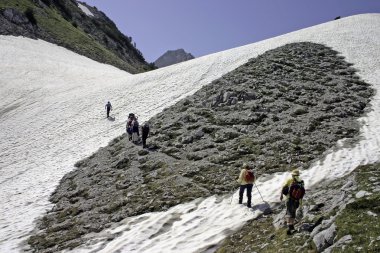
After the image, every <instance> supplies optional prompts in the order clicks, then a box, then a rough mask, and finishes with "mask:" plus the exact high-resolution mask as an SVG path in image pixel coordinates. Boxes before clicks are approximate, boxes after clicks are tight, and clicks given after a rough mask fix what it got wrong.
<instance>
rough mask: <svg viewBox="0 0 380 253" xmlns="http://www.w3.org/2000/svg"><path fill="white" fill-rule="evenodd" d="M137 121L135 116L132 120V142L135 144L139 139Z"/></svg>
mask: <svg viewBox="0 0 380 253" xmlns="http://www.w3.org/2000/svg"><path fill="white" fill-rule="evenodd" d="M139 136H140V133H139V122H138V121H137V118H136V117H135V118H134V119H133V120H132V142H133V143H135V144H137V143H138V141H139Z"/></svg>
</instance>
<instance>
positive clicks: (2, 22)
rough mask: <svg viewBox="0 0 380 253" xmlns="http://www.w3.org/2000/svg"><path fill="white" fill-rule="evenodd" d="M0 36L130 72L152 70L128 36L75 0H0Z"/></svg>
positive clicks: (105, 17)
mask: <svg viewBox="0 0 380 253" xmlns="http://www.w3.org/2000/svg"><path fill="white" fill-rule="evenodd" d="M0 34H1V35H14V36H25V37H29V38H33V39H43V40H45V41H48V42H51V43H55V44H57V45H60V46H63V47H65V48H67V49H70V50H72V51H74V52H76V53H78V54H81V55H84V56H86V57H88V58H91V59H93V60H96V61H98V62H102V63H106V64H110V65H114V66H115V67H118V68H120V69H123V70H126V71H128V72H130V73H139V72H144V71H147V70H151V69H152V66H151V65H149V64H148V63H147V62H146V61H145V59H144V57H143V55H142V53H141V52H140V51H139V50H138V49H137V48H136V46H135V44H134V43H133V42H132V38H131V37H128V36H125V35H124V34H122V33H121V32H120V31H119V30H118V28H117V27H116V25H115V24H114V23H113V22H112V21H111V20H110V19H109V18H108V17H107V16H106V15H105V14H104V13H103V12H101V11H99V10H97V9H96V7H91V6H88V5H86V4H85V3H82V2H77V1H75V0H13V1H1V2H0Z"/></svg>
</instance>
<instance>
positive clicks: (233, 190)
mask: <svg viewBox="0 0 380 253" xmlns="http://www.w3.org/2000/svg"><path fill="white" fill-rule="evenodd" d="M239 187H240V186H239ZM235 191H236V190H235V189H232V194H231V200H230V204H232V199H233V198H234V193H235Z"/></svg>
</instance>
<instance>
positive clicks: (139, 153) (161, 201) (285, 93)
mask: <svg viewBox="0 0 380 253" xmlns="http://www.w3.org/2000/svg"><path fill="white" fill-rule="evenodd" d="M355 72H356V70H355V69H354V68H352V67H351V64H349V63H347V62H345V61H344V58H343V57H341V56H339V55H338V53H337V52H335V51H333V50H331V49H330V48H327V47H325V46H323V45H319V44H314V43H294V44H288V45H285V46H283V47H280V48H277V49H274V50H271V51H268V52H266V53H264V54H263V55H260V56H258V57H257V58H254V59H251V60H250V61H249V62H248V63H246V64H244V65H242V66H241V67H239V68H237V69H235V70H234V71H232V72H230V73H228V74H226V75H225V76H223V77H221V78H220V79H218V80H215V81H214V82H212V83H211V84H209V85H207V86H205V87H203V88H202V89H200V90H199V91H198V92H196V93H195V94H194V95H192V96H189V97H187V98H186V99H184V100H182V101H180V102H178V103H177V104H175V105H174V106H172V107H169V108H167V109H166V110H164V111H163V112H162V113H160V114H158V115H156V116H155V117H153V118H152V119H150V120H149V121H150V125H151V129H152V131H151V137H150V138H149V139H148V146H149V150H144V149H141V146H136V145H133V144H132V143H130V142H128V141H127V138H126V136H125V135H122V136H120V137H118V138H116V139H114V140H113V141H112V142H111V143H110V144H109V145H108V146H107V147H104V148H101V149H99V151H98V152H96V153H95V154H93V155H92V156H91V157H89V158H87V159H85V160H82V161H79V162H78V163H77V164H76V166H77V167H78V168H77V169H76V170H75V171H72V172H70V173H68V174H67V175H66V176H65V177H64V178H63V179H62V180H61V182H60V185H59V186H58V187H57V189H56V191H55V192H54V193H53V194H52V196H51V201H52V202H53V203H54V208H53V209H52V210H51V211H50V212H48V213H47V214H46V215H45V216H44V217H43V218H42V219H41V221H40V222H39V226H38V229H39V231H38V233H37V234H36V235H34V236H32V237H31V238H30V240H29V244H30V245H31V246H32V248H34V249H35V250H36V251H39V252H52V251H54V250H60V249H65V248H73V247H76V246H78V245H81V244H82V243H83V242H84V241H85V240H86V239H85V238H84V235H86V234H88V233H91V232H99V231H101V230H103V229H104V228H107V227H109V226H110V225H111V224H112V223H113V222H117V221H120V220H122V219H124V218H126V217H129V216H134V215H138V214H142V213H146V212H152V211H162V210H166V209H168V208H170V207H172V206H174V205H177V204H179V203H184V202H187V201H191V200H194V199H196V198H198V197H207V196H210V195H213V194H226V193H229V192H231V190H233V189H235V188H236V180H235V179H236V177H237V175H238V173H239V171H240V166H241V164H242V163H243V162H245V161H253V162H254V164H255V166H256V170H257V172H258V173H259V174H264V173H268V174H271V173H274V172H278V171H286V170H290V169H291V168H293V167H303V168H307V167H308V166H309V165H310V164H311V163H312V162H313V161H315V160H316V159H321V158H322V157H323V155H324V152H325V151H326V150H328V149H330V148H332V147H334V145H335V144H336V142H337V141H338V140H340V139H344V138H346V139H348V140H353V139H352V138H354V137H355V136H356V134H357V133H358V130H359V124H358V123H357V121H356V119H357V118H358V117H359V116H360V115H363V113H365V108H366V106H367V104H368V102H369V100H370V98H371V96H372V94H373V90H372V89H371V88H370V86H369V85H368V84H366V83H365V82H363V81H361V80H360V78H359V77H358V76H357V75H356V74H355ZM346 144H347V145H349V142H348V141H346ZM183 189H186V191H183ZM142 196H143V197H142Z"/></svg>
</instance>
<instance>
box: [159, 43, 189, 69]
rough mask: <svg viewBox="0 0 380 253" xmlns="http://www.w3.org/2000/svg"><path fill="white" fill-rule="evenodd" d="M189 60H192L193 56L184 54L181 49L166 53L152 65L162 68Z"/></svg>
mask: <svg viewBox="0 0 380 253" xmlns="http://www.w3.org/2000/svg"><path fill="white" fill-rule="evenodd" d="M191 59H194V56H193V55H192V54H190V53H186V51H185V50H183V49H182V48H181V49H177V50H169V51H167V52H166V53H164V54H163V55H161V56H160V57H158V59H157V60H155V62H154V65H155V66H156V67H158V68H163V67H166V66H170V65H173V64H176V63H180V62H184V61H188V60H191Z"/></svg>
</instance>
